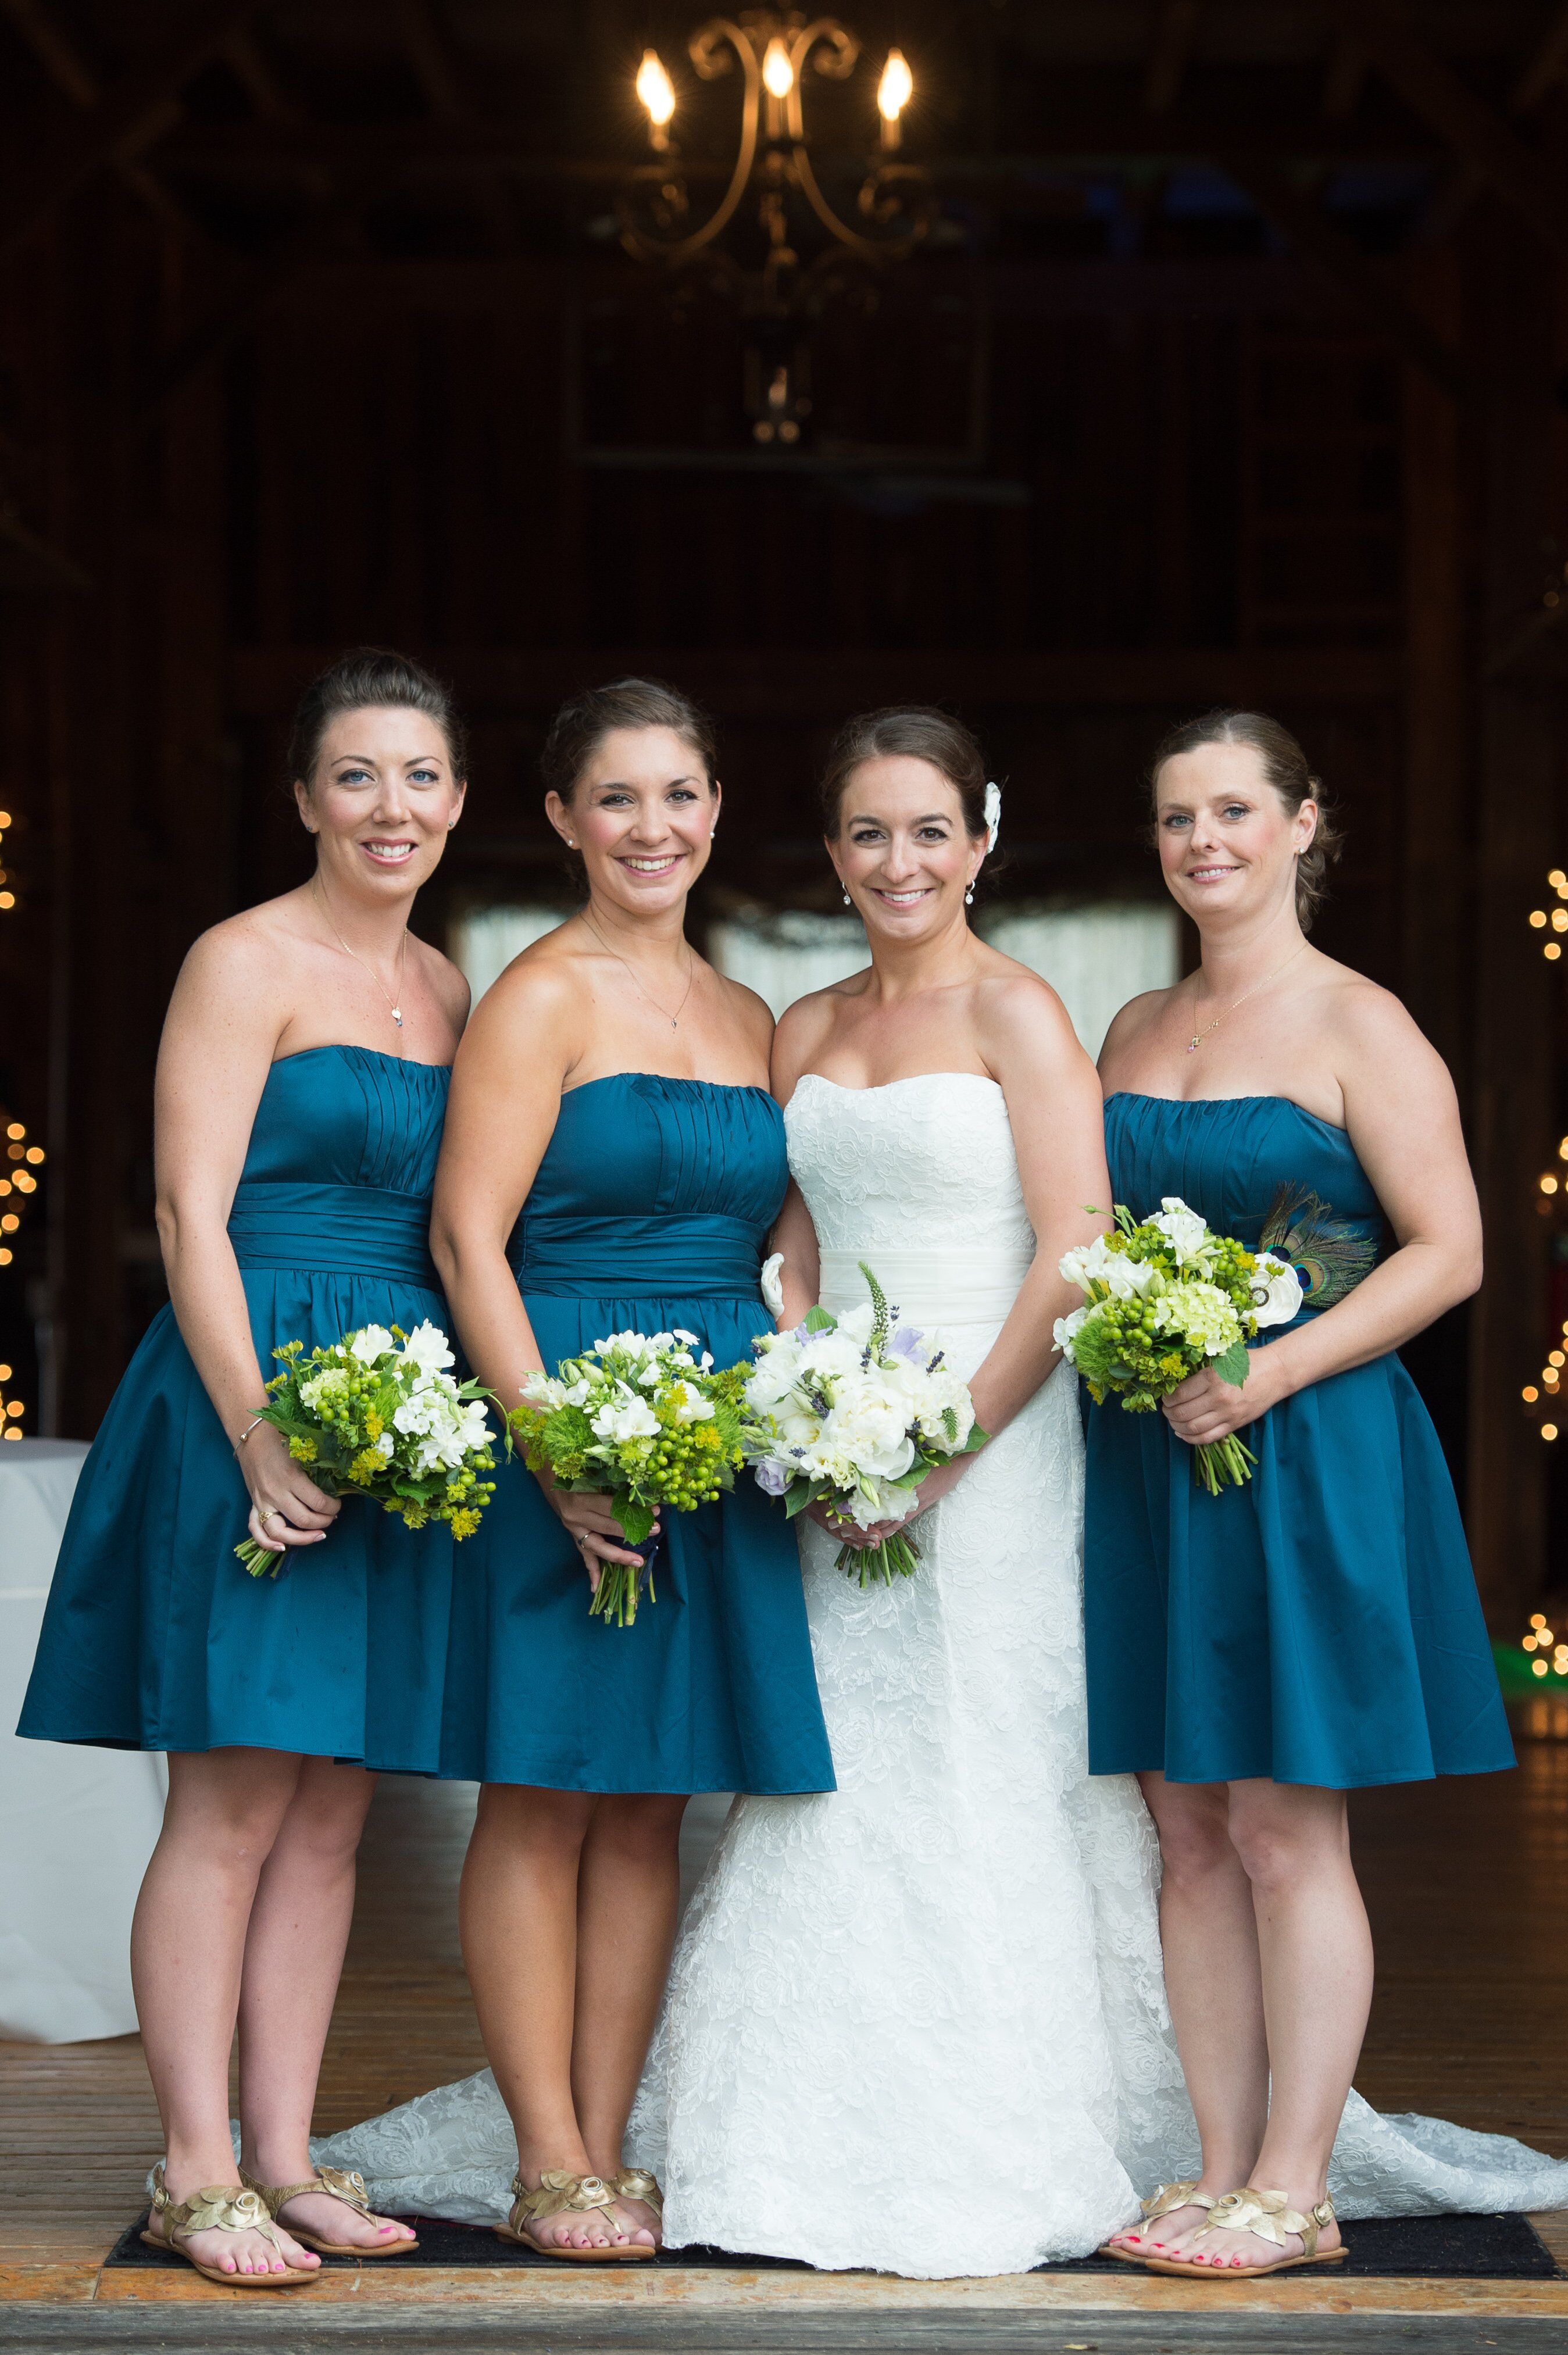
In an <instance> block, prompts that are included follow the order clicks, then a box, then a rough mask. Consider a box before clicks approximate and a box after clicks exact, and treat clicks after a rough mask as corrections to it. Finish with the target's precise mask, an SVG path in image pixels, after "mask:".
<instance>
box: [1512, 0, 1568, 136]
mask: <svg viewBox="0 0 1568 2355" xmlns="http://www.w3.org/2000/svg"><path fill="white" fill-rule="evenodd" d="M1565 74H1568V0H1562V5H1560V6H1559V8H1558V11H1557V14H1556V16H1554V17H1553V18H1552V22H1551V24H1550V25H1548V27H1547V28H1546V30H1545V32H1544V33H1543V34H1542V35H1541V38H1540V40H1539V41H1538V42H1537V43H1536V48H1535V54H1534V56H1533V57H1532V58H1531V60H1530V63H1529V64H1528V65H1527V66H1526V68H1525V69H1524V71H1523V73H1522V74H1521V75H1520V78H1519V82H1518V84H1517V86H1516V88H1515V90H1514V93H1513V110H1514V112H1515V113H1516V114H1532V113H1533V112H1535V109H1536V108H1537V107H1538V106H1539V105H1540V104H1541V101H1542V99H1544V98H1546V97H1548V96H1549V95H1550V93H1551V92H1552V91H1554V90H1555V89H1556V87H1557V85H1558V83H1559V82H1560V81H1561V80H1563V76H1564V75H1565Z"/></svg>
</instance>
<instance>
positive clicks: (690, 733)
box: [539, 678, 719, 802]
mask: <svg viewBox="0 0 1568 2355" xmlns="http://www.w3.org/2000/svg"><path fill="white" fill-rule="evenodd" d="M617 728H667V729H668V730H670V732H671V734H672V735H675V736H678V737H679V738H680V740H681V741H682V743H684V744H688V745H689V746H690V747H691V750H692V751H694V752H695V753H696V755H697V757H698V759H699V761H700V762H701V763H702V766H703V769H704V771H705V772H706V774H707V777H708V782H709V785H711V784H712V783H713V771H714V766H715V763H716V762H717V760H718V757H719V748H718V745H717V743H716V741H715V739H714V733H713V722H712V721H711V719H709V717H708V714H707V712H706V711H703V710H701V709H699V706H698V705H697V704H695V703H693V702H692V700H691V698H690V697H689V696H686V695H682V694H681V692H680V690H679V688H678V687H667V686H666V685H665V683H664V681H663V679H658V678H615V679H612V680H611V682H610V684H609V686H608V687H588V688H585V689H584V691H583V693H582V694H581V695H574V696H572V697H571V698H569V700H568V701H567V702H565V703H563V704H562V705H561V707H560V710H559V711H558V712H557V713H556V715H555V718H554V719H552V720H551V721H550V724H549V735H548V736H547V737H546V738H545V740H544V750H543V751H541V752H540V754H539V770H540V773H541V774H542V775H543V777H544V781H545V784H546V786H547V788H548V789H549V791H550V792H551V793H555V794H560V798H561V800H562V801H563V802H570V801H571V797H572V795H573V794H574V793H575V792H576V791H577V786H578V781H579V779H580V778H581V774H582V772H583V770H584V769H585V768H586V767H587V766H588V763H589V762H590V761H591V760H592V758H593V755H594V753H595V752H596V751H598V750H599V747H600V745H601V744H602V743H603V741H604V739H605V737H606V736H609V735H612V734H613V732H614V730H616V729H617Z"/></svg>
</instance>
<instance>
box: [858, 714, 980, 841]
mask: <svg viewBox="0 0 1568 2355" xmlns="http://www.w3.org/2000/svg"><path fill="white" fill-rule="evenodd" d="M899 753H903V754H904V755H906V756H907V757H908V758H909V759H911V760H914V761H929V762H930V763H931V766H932V767H933V769H935V770H936V771H937V772H938V773H939V774H940V775H942V776H944V777H945V778H946V780H947V782H948V783H949V784H950V785H951V786H952V788H953V790H954V792H955V794H957V796H958V800H959V805H960V806H961V808H962V810H963V812H964V829H965V833H966V834H968V835H969V836H970V837H971V838H972V839H977V838H978V837H980V836H982V835H984V834H986V833H988V831H989V828H988V826H987V821H986V756H985V754H984V753H983V752H982V751H981V750H980V746H979V743H978V741H977V740H976V738H975V737H974V736H973V735H971V733H970V731H969V730H968V729H967V728H965V725H964V722H963V721H962V720H961V719H954V718H953V717H952V715H951V713H949V712H946V711H936V710H933V709H931V708H930V707H929V706H927V705H925V704H918V703H911V704H894V705H892V706H891V707H890V708H889V709H887V710H885V711H863V712H861V713H860V715H859V718H858V719H847V720H846V721H845V722H844V725H843V727H842V728H840V730H838V733H837V736H835V738H834V739H833V741H832V744H831V745H830V746H829V747H828V752H827V767H826V769H825V770H824V771H823V773H822V786H821V792H822V823H823V827H824V829H825V831H826V833H827V836H828V838H829V839H830V840H832V839H834V838H835V837H837V833H838V828H839V826H840V824H841V822H842V818H843V812H844V794H845V791H846V789H847V787H848V783H849V780H850V778H851V776H853V774H854V773H855V771H856V770H857V769H858V768H859V767H860V765H861V763H862V762H866V761H877V760H886V759H887V758H888V757H889V756H890V755H896V754H899Z"/></svg>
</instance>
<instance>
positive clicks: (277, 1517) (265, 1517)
mask: <svg viewBox="0 0 1568 2355" xmlns="http://www.w3.org/2000/svg"><path fill="white" fill-rule="evenodd" d="M282 1519H283V1515H282V1513H280V1512H279V1510H278V1508H277V1507H276V1505H274V1506H273V1507H272V1511H271V1512H270V1513H263V1514H262V1516H261V1527H262V1528H263V1529H265V1528H266V1526H267V1523H268V1522H269V1521H281V1520H282Z"/></svg>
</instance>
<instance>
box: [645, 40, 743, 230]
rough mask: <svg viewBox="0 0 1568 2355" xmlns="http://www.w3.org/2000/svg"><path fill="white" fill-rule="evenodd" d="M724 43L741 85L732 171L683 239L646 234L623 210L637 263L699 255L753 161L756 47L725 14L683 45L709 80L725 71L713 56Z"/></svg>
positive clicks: (654, 173)
mask: <svg viewBox="0 0 1568 2355" xmlns="http://www.w3.org/2000/svg"><path fill="white" fill-rule="evenodd" d="M725 43H728V45H729V47H730V48H731V49H732V50H733V51H734V53H735V56H736V59H737V60H738V61H739V64H740V68H741V77H742V79H743V81H744V84H745V89H744V92H743V94H742V98H741V144H740V147H739V149H738V150H737V152H736V156H735V166H734V169H733V171H732V172H731V175H730V185H729V186H728V187H727V188H726V189H725V191H724V194H723V196H722V197H720V200H719V204H718V206H717V208H716V209H715V210H714V211H713V212H712V213H711V214H710V215H709V218H708V219H707V220H705V221H704V222H703V224H702V226H701V228H700V229H693V230H692V231H691V233H690V235H689V236H688V237H682V238H664V237H651V236H649V234H648V232H647V231H646V230H645V229H640V228H639V227H638V226H637V224H636V223H635V221H633V220H630V219H628V218H626V216H625V214H624V212H623V215H622V225H621V241H622V243H623V244H624V246H625V247H626V249H627V250H628V251H629V252H631V253H633V254H635V256H636V257H637V259H638V260H639V261H677V262H678V261H688V260H689V259H690V257H691V256H692V255H693V254H696V253H700V252H701V251H702V249H703V247H704V246H707V245H711V244H712V242H713V240H714V239H715V238H716V237H720V236H721V235H722V234H723V232H724V230H725V229H728V227H729V226H730V223H731V220H732V219H733V218H734V217H735V213H736V210H737V208H738V207H739V205H740V202H741V197H743V196H744V195H745V193H746V190H747V187H748V186H749V185H750V182H751V178H752V167H753V165H755V163H756V160H757V130H758V124H759V122H760V118H761V114H762V90H763V83H762V70H761V68H760V66H759V64H758V60H757V54H756V51H755V49H754V48H752V43H751V42H750V40H748V38H747V37H746V35H745V33H744V32H743V31H742V30H741V27H740V26H739V25H735V24H731V21H730V19H729V18H728V17H727V16H715V17H712V18H711V19H710V20H709V22H708V23H707V24H706V25H702V26H700V27H699V28H698V30H697V31H696V32H695V33H693V35H692V37H691V39H690V42H689V43H688V50H689V54H690V58H691V62H692V64H693V65H694V66H695V67H696V69H697V70H698V72H699V74H700V75H701V76H702V78H703V80H704V81H713V80H717V79H718V77H719V75H720V74H721V73H724V72H727V71H728V65H727V62H726V61H725V60H724V59H722V57H721V56H720V54H719V53H720V50H721V48H722V47H723V45H724V44H725ZM670 176H671V170H670V167H669V166H667V165H644V166H643V168H642V170H641V171H640V172H639V173H638V174H637V179H638V181H639V182H643V181H646V180H649V179H652V178H655V177H658V178H661V179H668V178H669V177H670Z"/></svg>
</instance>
